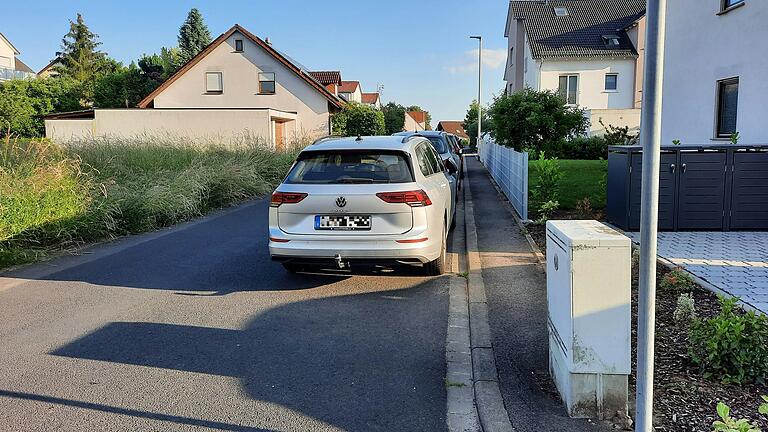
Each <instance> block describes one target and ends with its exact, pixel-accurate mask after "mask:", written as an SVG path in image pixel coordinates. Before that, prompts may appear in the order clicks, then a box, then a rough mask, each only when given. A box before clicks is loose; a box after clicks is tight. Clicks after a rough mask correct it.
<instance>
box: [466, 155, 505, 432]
mask: <svg viewBox="0 0 768 432" xmlns="http://www.w3.org/2000/svg"><path fill="white" fill-rule="evenodd" d="M464 178H465V182H464V226H465V230H466V238H467V244H466V246H467V265H468V267H469V268H468V271H469V274H468V277H467V279H468V281H467V282H468V283H467V285H468V287H467V288H468V294H469V295H468V300H469V304H468V309H469V329H470V348H471V353H472V354H471V364H472V381H473V390H474V396H475V402H476V404H477V415H478V418H479V420H480V427H481V429H482V430H483V432H509V431H514V430H515V429H514V428H513V427H512V423H510V421H509V414H508V413H507V410H506V408H505V407H504V399H503V398H502V396H501V389H500V387H499V374H498V371H497V369H496V361H495V357H494V354H493V344H492V339H491V329H490V326H489V325H488V303H487V298H486V295H485V284H484V282H483V273H482V270H483V268H482V262H481V260H480V250H479V248H478V244H477V229H476V228H475V212H474V206H473V205H472V191H470V185H469V181H468V179H469V173H468V171H467V168H466V165H465V166H464Z"/></svg>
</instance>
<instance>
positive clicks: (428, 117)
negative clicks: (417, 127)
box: [403, 105, 432, 130]
mask: <svg viewBox="0 0 768 432" xmlns="http://www.w3.org/2000/svg"><path fill="white" fill-rule="evenodd" d="M405 110H406V111H416V112H422V111H423V112H424V127H425V129H426V130H432V116H431V115H429V111H424V110H423V109H421V107H420V106H418V105H411V106H409V107H408V108H406V109H405ZM403 115H405V114H403ZM403 121H405V117H403Z"/></svg>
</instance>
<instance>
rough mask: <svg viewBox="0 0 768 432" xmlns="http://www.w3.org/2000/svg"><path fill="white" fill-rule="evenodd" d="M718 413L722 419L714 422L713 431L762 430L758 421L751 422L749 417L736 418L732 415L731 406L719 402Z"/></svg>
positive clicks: (744, 431)
mask: <svg viewBox="0 0 768 432" xmlns="http://www.w3.org/2000/svg"><path fill="white" fill-rule="evenodd" d="M717 415H718V417H720V420H717V421H715V422H714V423H712V427H713V428H714V429H712V430H713V432H721V431H722V432H761V431H760V427H759V426H758V425H757V424H756V423H750V422H749V420H747V419H738V420H737V419H735V418H732V417H731V408H729V407H728V405H726V404H724V403H722V402H718V403H717Z"/></svg>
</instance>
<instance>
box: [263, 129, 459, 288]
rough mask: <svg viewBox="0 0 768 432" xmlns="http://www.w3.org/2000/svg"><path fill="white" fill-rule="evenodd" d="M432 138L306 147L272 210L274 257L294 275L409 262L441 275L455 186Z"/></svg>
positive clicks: (362, 139)
mask: <svg viewBox="0 0 768 432" xmlns="http://www.w3.org/2000/svg"><path fill="white" fill-rule="evenodd" d="M449 170H453V172H455V171H456V170H457V167H455V166H453V164H452V163H446V164H444V163H443V161H442V160H441V158H440V157H439V155H438V154H437V152H436V151H435V149H434V148H433V146H432V144H431V143H430V141H429V140H428V139H427V138H424V137H420V136H410V137H409V136H406V137H402V136H375V137H357V138H354V137H352V138H324V139H321V140H318V141H316V142H315V143H314V144H312V145H310V146H308V147H307V148H305V149H304V150H303V151H302V152H301V153H300V154H299V156H298V158H297V160H296V162H295V163H294V165H293V167H292V168H291V170H290V172H289V173H288V176H287V177H286V178H285V180H283V183H282V184H280V186H278V188H277V189H276V190H275V192H274V193H273V194H272V200H271V203H270V209H269V253H270V255H271V256H272V259H273V260H276V261H280V262H282V264H283V266H284V267H285V268H286V269H287V270H288V271H291V272H294V271H300V270H301V269H302V268H304V267H305V266H307V265H333V266H334V267H336V268H338V269H346V268H349V267H350V266H355V265H358V264H361V265H391V264H408V265H414V266H422V267H423V268H424V271H425V273H427V274H429V275H438V274H442V273H443V272H445V269H446V238H447V234H448V231H449V229H450V228H452V227H453V224H454V216H455V210H456V203H455V198H454V197H455V195H456V194H455V188H456V183H455V180H454V177H453V175H450V174H449V173H450V171H449Z"/></svg>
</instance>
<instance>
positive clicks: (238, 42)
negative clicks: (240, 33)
mask: <svg viewBox="0 0 768 432" xmlns="http://www.w3.org/2000/svg"><path fill="white" fill-rule="evenodd" d="M235 51H237V52H243V40H242V39H235Z"/></svg>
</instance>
